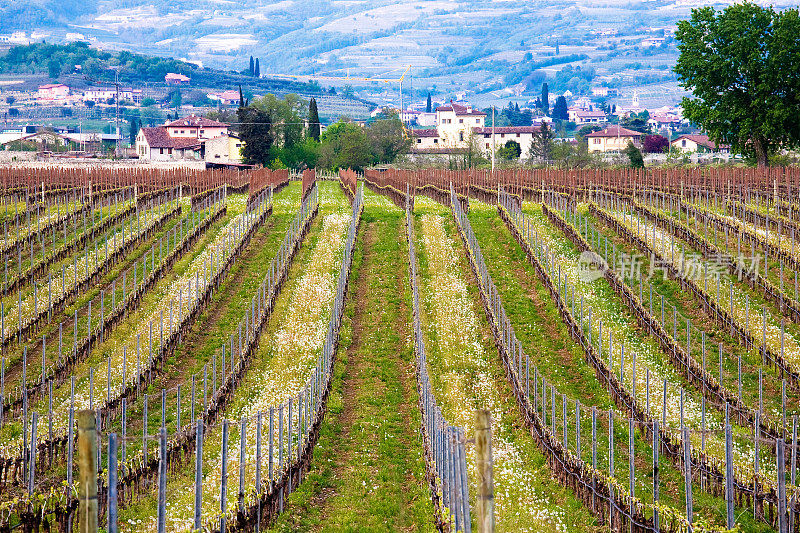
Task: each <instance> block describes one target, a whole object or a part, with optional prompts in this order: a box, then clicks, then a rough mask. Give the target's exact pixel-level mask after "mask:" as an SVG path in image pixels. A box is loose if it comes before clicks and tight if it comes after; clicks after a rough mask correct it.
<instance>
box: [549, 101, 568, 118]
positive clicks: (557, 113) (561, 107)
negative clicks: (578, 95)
mask: <svg viewBox="0 0 800 533" xmlns="http://www.w3.org/2000/svg"><path fill="white" fill-rule="evenodd" d="M552 117H553V118H557V119H559V120H567V119H569V112H568V111H567V99H566V98H564V97H563V96H559V97H558V98H556V103H555V104H553V114H552Z"/></svg>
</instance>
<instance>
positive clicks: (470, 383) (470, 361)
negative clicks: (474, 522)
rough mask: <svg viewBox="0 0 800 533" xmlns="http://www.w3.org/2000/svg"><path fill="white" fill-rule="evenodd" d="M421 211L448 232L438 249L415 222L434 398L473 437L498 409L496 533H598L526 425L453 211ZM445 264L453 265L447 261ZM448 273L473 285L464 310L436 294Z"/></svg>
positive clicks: (427, 205) (426, 206)
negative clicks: (560, 532)
mask: <svg viewBox="0 0 800 533" xmlns="http://www.w3.org/2000/svg"><path fill="white" fill-rule="evenodd" d="M416 212H417V213H420V214H423V216H425V215H427V216H442V224H443V226H444V231H445V234H444V236H443V237H444V242H439V244H437V242H438V241H439V239H438V238H437V237H436V236H435V230H431V228H430V227H428V228H426V227H425V226H426V224H429V222H428V223H426V222H424V219H423V217H422V216H417V217H415V218H416V224H415V225H416V231H415V235H416V236H415V240H416V248H417V254H418V260H419V263H420V269H419V272H420V278H421V279H420V302H421V314H422V322H423V331H424V332H425V335H426V344H427V351H428V371H429V372H430V374H431V382H432V387H433V390H434V395H435V396H436V398H437V401H438V403H439V404H440V405H441V406H442V411H443V413H444V415H445V417H446V418H447V419H448V420H449V421H450V423H452V424H455V425H462V426H464V428H465V431H466V434H467V435H468V436H469V435H471V433H472V431H473V428H472V426H473V423H474V413H473V410H474V409H475V408H478V407H484V408H490V410H491V413H492V419H493V420H492V424H493V428H492V439H493V444H492V447H493V451H494V454H495V463H494V472H495V473H494V480H495V500H496V503H495V516H496V520H497V525H498V529H497V530H498V531H523V530H527V531H552V530H554V529H569V530H572V531H592V530H594V529H595V528H596V527H597V524H596V522H595V520H594V518H593V517H592V516H591V515H590V514H589V512H588V510H587V509H586V508H585V507H584V506H583V505H582V504H581V502H580V500H578V499H577V497H576V496H575V494H574V493H572V492H571V491H570V490H568V489H566V488H565V487H563V486H562V485H560V484H558V483H557V482H556V481H555V480H554V479H553V478H552V472H551V471H550V469H549V467H548V465H547V463H546V459H545V456H544V455H543V454H542V452H541V450H540V449H539V448H538V447H537V445H536V443H535V442H534V440H533V438H532V437H531V435H530V434H529V432H528V431H527V430H526V429H525V428H524V426H523V425H522V421H521V420H520V415H519V410H518V408H517V406H516V403H515V401H514V399H513V396H512V394H511V390H510V385H509V384H508V382H507V380H506V377H505V373H504V370H503V367H502V364H501V362H500V359H499V356H498V354H497V351H496V348H495V346H494V342H493V340H492V339H491V337H490V331H489V326H488V322H487V319H486V317H485V315H484V313H483V310H482V309H481V304H480V300H479V294H478V289H477V285H476V284H475V283H474V280H473V278H472V274H471V273H469V270H468V269H469V266H468V263H467V258H466V255H465V252H464V249H463V245H461V243H460V242H458V241H457V240H456V239H458V236H457V233H456V231H457V230H456V229H455V223H454V221H453V220H452V219H451V218H450V215H449V210H443V209H442V208H441V207H440V206H437V205H435V204H432V203H431V202H428V201H420V198H417V205H416ZM434 227H435V223H434ZM426 241H427V242H426ZM428 242H429V243H430V246H431V248H430V249H428V246H429V244H428ZM442 247H443V248H442ZM448 247H452V249H453V252H452V253H454V254H455V255H454V256H451V255H450V252H446V250H447V248H448ZM442 249H444V250H445V255H444V256H442V255H441V253H442V252H441V250H442ZM448 257H450V258H453V257H454V262H452V263H450V262H449V261H450V259H447V258H448ZM443 258H444V260H445V261H446V263H442V261H443ZM449 275H454V276H456V279H457V280H458V279H460V280H461V281H460V282H459V281H456V282H455V283H456V285H458V284H459V283H465V284H466V293H464V292H463V291H460V290H457V291H456V293H459V292H460V293H461V294H462V297H459V299H458V300H457V301H454V302H452V305H453V306H457V307H459V309H458V310H454V309H452V308H450V309H449V310H444V311H442V307H441V306H440V305H439V300H438V299H437V295H436V294H437V292H439V291H441V290H443V288H445V283H446V282H447V279H448V276H449ZM445 290H450V289H446V288H445ZM445 294H450V293H449V292H448V293H445ZM463 296H465V299H463ZM445 297H449V296H445ZM454 316H460V317H461V319H462V320H463V322H462V323H461V324H453V323H452V321H453V320H452V319H453V317H454ZM462 328H463V329H462ZM466 453H467V465H468V472H469V475H470V494H471V500H472V501H473V502H474V498H475V478H474V476H475V470H474V449H472V448H471V446H467V449H466Z"/></svg>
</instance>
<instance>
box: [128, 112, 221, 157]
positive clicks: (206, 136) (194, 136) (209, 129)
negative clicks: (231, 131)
mask: <svg viewBox="0 0 800 533" xmlns="http://www.w3.org/2000/svg"><path fill="white" fill-rule="evenodd" d="M227 135H228V125H227V124H225V123H222V122H217V121H216V120H211V119H208V118H205V117H197V116H194V115H192V116H189V117H184V118H179V119H178V120H173V121H172V122H168V123H166V124H164V125H163V126H157V127H155V128H142V129H141V130H139V134H138V135H137V136H136V154H137V155H138V156H139V159H149V160H151V161H171V160H175V159H190V160H191V159H193V160H200V159H203V154H204V152H205V150H204V148H205V143H206V141H208V140H210V139H216V138H217V137H222V136H227Z"/></svg>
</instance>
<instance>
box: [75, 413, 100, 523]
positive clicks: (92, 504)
mask: <svg viewBox="0 0 800 533" xmlns="http://www.w3.org/2000/svg"><path fill="white" fill-rule="evenodd" d="M96 432H97V431H96V425H95V417H94V411H92V410H91V409H83V410H81V411H78V483H79V486H78V504H79V506H78V511H79V515H78V522H79V524H80V529H79V531H80V532H81V533H96V532H97V463H96V461H97V449H96V448H97V439H96V437H95V436H96Z"/></svg>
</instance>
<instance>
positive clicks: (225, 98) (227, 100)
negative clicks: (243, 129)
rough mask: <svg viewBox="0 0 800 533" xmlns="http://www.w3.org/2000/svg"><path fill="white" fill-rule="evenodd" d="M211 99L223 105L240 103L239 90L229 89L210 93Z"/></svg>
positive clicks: (209, 97)
mask: <svg viewBox="0 0 800 533" xmlns="http://www.w3.org/2000/svg"><path fill="white" fill-rule="evenodd" d="M206 96H208V99H209V100H213V101H215V102H219V103H220V104H222V105H239V91H234V90H227V91H222V92H217V93H208V94H207V95H206Z"/></svg>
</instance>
